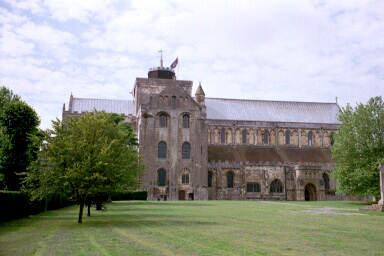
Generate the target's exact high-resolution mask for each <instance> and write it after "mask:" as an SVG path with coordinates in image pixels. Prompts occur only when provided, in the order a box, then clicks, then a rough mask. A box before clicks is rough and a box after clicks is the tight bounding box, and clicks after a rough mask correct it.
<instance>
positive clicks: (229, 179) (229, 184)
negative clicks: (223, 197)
mask: <svg viewBox="0 0 384 256" xmlns="http://www.w3.org/2000/svg"><path fill="white" fill-rule="evenodd" d="M234 176H235V174H234V173H233V172H227V187H228V188H233V179H234Z"/></svg>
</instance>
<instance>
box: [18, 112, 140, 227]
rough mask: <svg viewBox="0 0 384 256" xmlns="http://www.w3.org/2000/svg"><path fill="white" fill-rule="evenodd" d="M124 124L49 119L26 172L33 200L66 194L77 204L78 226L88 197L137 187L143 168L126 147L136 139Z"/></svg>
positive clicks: (106, 119) (102, 118)
mask: <svg viewBox="0 0 384 256" xmlns="http://www.w3.org/2000/svg"><path fill="white" fill-rule="evenodd" d="M125 126H126V125H123V123H121V122H115V121H114V120H113V118H112V116H111V115H110V114H106V113H94V114H91V113H85V114H84V116H81V117H73V118H70V119H68V120H65V121H64V122H63V121H60V120H56V121H53V129H52V130H47V131H45V132H44V135H43V139H42V140H40V148H41V150H40V152H39V154H38V159H37V160H36V161H35V162H34V163H33V165H32V166H31V168H30V170H29V172H28V173H27V178H26V185H27V187H28V191H29V192H31V195H32V198H41V197H43V196H45V195H47V194H54V193H58V192H60V193H66V194H67V195H69V196H71V197H72V198H73V199H74V200H76V201H77V203H78V204H79V205H80V211H79V219H78V222H79V223H82V215H83V208H84V204H85V203H86V200H87V198H88V197H90V196H95V195H98V194H100V193H104V194H105V193H113V192H120V191H127V190H129V189H133V188H136V186H137V185H138V184H137V182H138V176H139V174H140V172H141V171H142V169H143V165H142V164H141V159H140V157H139V155H138V150H137V147H136V146H135V145H132V144H131V143H130V141H131V139H132V136H133V137H134V136H135V135H134V134H133V132H131V133H128V132H127V130H126V129H125V128H124V127H125Z"/></svg>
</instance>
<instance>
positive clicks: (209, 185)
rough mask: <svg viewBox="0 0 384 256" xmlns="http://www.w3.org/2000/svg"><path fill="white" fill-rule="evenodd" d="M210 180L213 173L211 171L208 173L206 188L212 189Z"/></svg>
mask: <svg viewBox="0 0 384 256" xmlns="http://www.w3.org/2000/svg"><path fill="white" fill-rule="evenodd" d="M212 178H213V173H212V172H211V171H209V172H208V187H209V188H211V187H212Z"/></svg>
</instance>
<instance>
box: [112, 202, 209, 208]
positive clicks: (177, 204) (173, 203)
mask: <svg viewBox="0 0 384 256" xmlns="http://www.w3.org/2000/svg"><path fill="white" fill-rule="evenodd" d="M112 204H126V205H127V207H129V205H157V206H192V207H193V206H213V204H209V203H203V202H197V201H184V202H180V201H112Z"/></svg>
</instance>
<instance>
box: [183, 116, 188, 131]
mask: <svg viewBox="0 0 384 256" xmlns="http://www.w3.org/2000/svg"><path fill="white" fill-rule="evenodd" d="M183 128H189V115H187V114H185V115H183Z"/></svg>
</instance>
